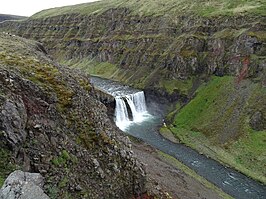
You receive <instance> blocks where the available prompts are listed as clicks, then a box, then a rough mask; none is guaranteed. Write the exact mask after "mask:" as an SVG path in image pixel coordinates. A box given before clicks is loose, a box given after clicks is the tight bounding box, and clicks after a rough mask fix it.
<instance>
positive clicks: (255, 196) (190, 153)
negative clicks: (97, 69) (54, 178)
mask: <svg viewBox="0 0 266 199" xmlns="http://www.w3.org/2000/svg"><path fill="white" fill-rule="evenodd" d="M91 82H92V83H93V84H94V86H95V87H97V88H99V89H102V90H103V91H105V92H107V93H109V94H111V95H113V96H114V97H119V96H125V95H131V94H134V93H136V92H139V91H138V90H136V89H134V88H130V87H128V86H124V85H122V84H120V83H118V82H114V81H111V80H107V79H102V78H99V77H92V78H91ZM162 107H163V106H162V105H161V104H157V103H156V102H149V103H147V112H145V113H144V114H143V119H142V120H141V121H137V122H134V121H131V122H129V123H127V125H125V126H122V130H123V131H124V132H125V133H127V134H130V135H132V136H134V137H136V138H139V139H141V140H143V141H144V142H146V143H148V144H150V145H152V146H153V147H155V148H157V149H159V150H161V151H163V152H164V153H167V154H169V155H171V156H173V157H175V158H176V159H177V160H179V161H181V162H183V163H184V164H185V165H187V166H188V167H190V168H191V169H193V170H194V171H195V172H196V173H198V174H199V175H201V176H203V177H204V178H205V179H207V180H208V181H210V182H212V183H213V184H215V185H216V186H218V187H219V188H221V189H222V190H223V191H224V192H226V193H228V194H229V195H231V196H233V197H234V198H238V199H266V186H265V185H263V184H261V183H259V182H257V181H254V180H252V179H250V178H248V177H247V176H245V175H243V174H241V173H239V172H237V171H235V170H234V169H231V168H228V167H225V166H223V165H222V164H220V163H219V162H217V161H215V160H213V159H210V158H208V157H206V156H204V155H201V154H199V153H198V152H197V151H195V150H193V149H191V148H189V147H187V146H185V145H182V144H176V143H173V142H171V141H169V140H166V139H164V138H163V137H162V136H161V135H160V134H159V132H158V128H159V127H160V126H161V125H162V122H163V117H164V111H163V108H162ZM114 120H116V119H115V118H114Z"/></svg>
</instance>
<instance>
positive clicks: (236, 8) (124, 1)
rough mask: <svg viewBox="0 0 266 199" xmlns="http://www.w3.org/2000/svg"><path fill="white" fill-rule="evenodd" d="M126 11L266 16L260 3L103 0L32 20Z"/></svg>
mask: <svg viewBox="0 0 266 199" xmlns="http://www.w3.org/2000/svg"><path fill="white" fill-rule="evenodd" d="M122 7H124V8H129V9H130V10H132V11H133V13H134V14H140V15H154V16H155V15H175V16H176V15H187V14H196V15H200V16H207V17H208V16H217V15H238V14H243V13H249V14H256V15H263V16H266V12H265V10H266V2H264V1H261V0H235V1H230V0H222V1H221V0H199V1H194V0H165V1H161V0H102V1H97V2H93V3H86V4H79V5H74V6H66V7H60V8H53V9H48V10H44V11H41V12H39V13H36V14H35V15H33V18H42V17H51V16H56V15H62V14H71V13H80V14H97V13H102V12H104V11H106V10H108V9H110V8H122Z"/></svg>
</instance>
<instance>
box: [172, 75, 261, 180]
mask: <svg viewBox="0 0 266 199" xmlns="http://www.w3.org/2000/svg"><path fill="white" fill-rule="evenodd" d="M262 78H265V77H262ZM264 81H265V79H264ZM265 114H266V85H265V82H263V81H260V80H259V79H257V80H250V79H245V80H243V81H241V82H237V79H236V78H234V77H230V76H225V77H212V78H211V80H210V81H209V82H208V83H206V84H204V85H202V86H201V87H200V88H199V89H198V90H197V92H196V94H195V97H194V98H193V99H192V100H191V101H190V102H189V103H188V104H187V105H186V106H184V107H183V108H182V109H180V110H179V112H178V113H177V114H176V116H175V117H174V119H173V126H172V127H171V130H172V132H173V133H174V135H176V136H177V137H178V138H179V139H180V140H181V141H182V142H184V143H185V144H187V145H189V146H191V147H193V148H195V149H197V150H199V151H201V152H203V153H205V154H207V155H209V156H211V157H212V158H214V159H218V160H220V161H222V162H225V163H227V164H228V165H231V166H233V167H235V168H237V169H239V170H241V171H242V172H244V173H246V174H247V175H249V176H252V177H253V178H256V179H258V180H261V181H263V182H264V183H265V182H266V178H265V176H266V169H265V164H266V144H265V143H266V130H265V128H266V120H265Z"/></svg>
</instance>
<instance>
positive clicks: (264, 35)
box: [247, 31, 266, 41]
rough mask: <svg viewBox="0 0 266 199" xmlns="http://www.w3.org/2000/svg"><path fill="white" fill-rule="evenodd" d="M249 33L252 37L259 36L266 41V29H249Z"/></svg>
mask: <svg viewBox="0 0 266 199" xmlns="http://www.w3.org/2000/svg"><path fill="white" fill-rule="evenodd" d="M247 34H248V35H249V36H252V37H257V38H258V39H259V40H261V41H266V31H256V32H254V31H253V32H251V31H249V32H248V33H247Z"/></svg>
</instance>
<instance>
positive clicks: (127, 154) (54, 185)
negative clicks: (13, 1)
mask: <svg viewBox="0 0 266 199" xmlns="http://www.w3.org/2000/svg"><path fill="white" fill-rule="evenodd" d="M0 44H1V45H0V46H1V47H0V57H1V59H0V85H1V86H0V146H1V153H0V154H1V156H3V157H1V159H2V158H6V162H5V163H2V162H0V163H1V164H3V165H0V169H2V168H3V170H4V172H1V175H0V178H4V177H6V174H8V173H10V172H11V171H12V169H9V170H7V169H5V168H7V167H5V165H4V164H8V163H9V162H10V161H11V160H12V161H11V163H12V164H13V165H19V166H20V167H21V168H22V169H23V171H28V172H37V173H41V174H42V175H43V177H44V191H45V193H47V195H48V196H50V197H51V198H66V197H67V196H72V197H73V198H84V197H85V198H131V197H133V196H134V195H139V194H141V193H143V192H145V186H144V185H145V172H144V170H143V168H142V165H141V164H140V163H139V162H137V161H136V160H135V159H134V157H133V154H132V151H131V145H130V141H129V140H128V138H126V137H124V136H123V135H122V134H121V133H120V131H119V130H118V129H117V128H116V127H115V126H114V125H113V123H112V122H111V121H110V120H109V118H108V116H107V109H106V107H105V106H104V105H103V104H102V103H101V102H99V101H98V100H97V96H96V93H95V91H94V90H93V89H92V86H91V84H90V82H89V77H88V76H86V75H84V74H82V73H81V72H79V71H73V70H70V69H68V68H65V67H61V66H60V65H58V64H57V63H56V62H54V61H52V60H51V59H50V58H48V57H47V55H46V54H45V53H44V51H43V47H42V48H40V44H38V43H36V42H33V41H29V40H26V39H22V38H20V37H16V36H12V37H10V36H9V35H6V34H0Z"/></svg>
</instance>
